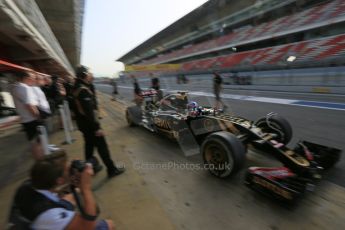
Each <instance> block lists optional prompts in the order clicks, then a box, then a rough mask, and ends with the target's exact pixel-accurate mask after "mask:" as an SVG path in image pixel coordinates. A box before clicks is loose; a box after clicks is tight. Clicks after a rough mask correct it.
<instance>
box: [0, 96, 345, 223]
mask: <svg viewBox="0 0 345 230" xmlns="http://www.w3.org/2000/svg"><path fill="white" fill-rule="evenodd" d="M121 92H122V91H121ZM121 92H120V93H121ZM126 92H127V91H126ZM125 95H126V94H125V93H124V94H123V95H122V96H123V97H125ZM98 97H99V101H100V103H99V104H100V105H101V114H102V117H103V119H102V120H101V122H102V127H103V129H104V130H105V132H106V134H107V141H108V144H109V147H110V149H111V152H112V156H113V159H114V160H115V161H116V163H117V164H123V165H125V166H126V168H127V171H126V172H125V174H123V175H120V176H118V177H115V178H113V179H110V180H108V179H106V175H105V171H104V170H103V171H102V172H100V173H99V174H97V175H96V176H95V178H94V185H93V188H94V192H95V195H96V199H97V201H98V203H99V206H100V207H101V217H105V218H111V219H113V220H114V222H115V226H117V229H188V230H189V229H191V230H194V229H195V230H196V229H246V230H248V229H259V230H261V229H270V230H278V229H339V230H340V229H345V222H344V219H345V216H344V213H345V189H344V187H342V186H341V183H340V182H337V181H336V182H335V183H334V182H333V181H332V179H329V178H328V177H327V178H326V180H323V181H321V183H319V184H318V186H317V187H316V189H315V192H313V193H308V194H306V196H305V197H304V198H303V199H302V200H301V201H300V203H299V204H298V205H297V206H294V207H286V206H284V205H281V204H279V203H276V202H274V201H272V200H270V199H269V198H267V197H264V196H262V195H260V194H257V193H255V192H253V191H251V190H249V189H248V188H246V187H245V186H244V184H243V176H244V175H243V173H244V170H242V171H241V172H239V173H238V174H237V175H236V176H234V177H232V178H229V179H226V180H220V179H217V178H215V177H213V176H211V175H210V174H209V173H208V172H207V171H205V170H188V169H186V164H187V163H188V164H190V165H200V164H201V163H202V160H201V157H200V156H199V155H196V156H193V157H185V156H184V155H183V153H182V151H181V150H180V148H179V146H178V144H176V143H174V142H172V141H170V140H167V139H165V138H162V137H160V136H158V135H155V134H153V133H150V132H149V131H146V130H144V129H142V128H139V127H134V128H130V127H128V126H127V124H126V121H125V116H124V111H125V105H124V103H128V101H130V99H129V98H130V96H129V94H128V96H127V97H126V98H122V100H121V101H120V102H114V101H111V100H110V96H109V95H107V94H102V93H100V94H99V96H98ZM232 102H233V101H232ZM247 103H248V102H247ZM242 106H243V107H248V104H245V105H243V104H242V102H241V103H236V104H235V103H234V106H233V107H234V109H237V108H239V109H238V111H241V107H242ZM253 106H254V103H253ZM253 106H252V107H248V108H249V110H248V111H247V112H243V116H244V117H248V118H249V119H253V118H252V117H254V116H256V113H259V114H261V113H262V115H264V114H265V112H267V110H266V109H267V108H265V106H262V107H263V108H261V109H258V108H255V107H253ZM277 108H280V109H281V110H282V111H284V110H285V108H284V107H283V106H281V107H279V106H277ZM257 110H259V111H257ZM253 111H255V114H253V113H254V112H253ZM316 112H319V110H313V109H311V111H308V112H307V114H305V115H304V116H305V117H308V116H311V114H313V113H316ZM300 113H305V111H298V108H297V112H296V111H294V114H290V115H289V117H288V119H289V118H290V117H292V118H294V117H300V116H301V114H300ZM333 116H335V118H337V116H340V114H339V115H338V114H337V113H335V114H333ZM316 119H317V118H316ZM289 120H290V119H289ZM333 122H334V123H336V120H335V119H333ZM300 125H303V124H302V122H301V124H299V123H297V124H296V123H293V127H294V128H296V127H297V130H298V131H300V130H305V132H306V133H307V134H313V131H314V130H309V131H308V130H307V129H304V128H303V129H302V128H301V127H299V126H300ZM304 125H305V124H304ZM311 129H313V128H311ZM315 129H316V130H317V129H318V127H316V128H315ZM297 133H298V132H297ZM306 133H303V134H306ZM338 135H340V137H342V136H341V135H343V134H341V133H338ZM311 136H312V138H314V139H317V138H318V136H317V135H314V136H313V135H311ZM73 137H74V138H75V139H76V141H75V142H74V143H72V144H69V145H64V146H62V148H64V149H66V150H67V152H68V154H69V157H70V159H73V158H83V141H82V138H81V135H80V134H79V132H78V131H75V132H74V133H73ZM50 140H51V143H53V144H57V145H59V144H60V143H61V142H62V141H63V140H64V136H63V132H61V131H60V132H57V133H54V134H53V135H51V137H50ZM293 141H295V140H293ZM325 142H328V143H332V144H333V145H334V144H336V145H338V146H339V147H340V148H343V142H342V141H340V140H339V141H338V139H336V140H333V139H332V138H331V137H329V139H327V140H326V141H325ZM0 146H1V149H0V156H1V159H2V161H1V163H0V178H1V181H0V182H1V189H0V196H1V198H2V199H1V203H0V210H1V211H0V224H1V225H0V226H4V225H5V220H6V218H7V215H8V210H9V207H10V204H11V199H12V196H13V193H14V191H15V188H16V187H17V186H18V185H19V184H20V183H21V181H23V180H24V179H25V177H26V174H27V170H28V169H29V167H30V165H31V164H32V160H31V157H30V155H29V153H28V152H27V149H26V148H25V146H26V140H25V137H24V135H23V133H22V132H20V128H19V127H17V128H14V129H13V130H9V131H8V132H7V133H5V134H3V135H2V136H1V137H0ZM171 163H173V165H174V167H169V166H171ZM275 164H277V162H275V161H272V159H267V158H266V157H264V156H262V155H258V154H256V153H249V154H248V159H247V165H248V166H249V165H257V166H260V165H275ZM163 165H166V166H167V167H164V166H163ZM342 165H343V164H342V162H340V164H338V165H337V168H335V169H334V170H333V172H331V173H335V172H337V170H340V171H341V172H342V170H343V168H344V167H341V166H342ZM335 174H337V173H335ZM2 223H3V224H2Z"/></svg>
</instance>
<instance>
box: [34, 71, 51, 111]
mask: <svg viewBox="0 0 345 230" xmlns="http://www.w3.org/2000/svg"><path fill="white" fill-rule="evenodd" d="M44 84H45V82H44V77H43V76H40V75H37V76H36V81H35V83H34V85H33V86H32V88H33V90H34V93H35V96H36V102H37V107H38V109H40V110H42V111H44V112H45V113H46V114H51V110H50V106H49V103H48V100H47V98H46V95H45V94H44V93H43V91H42V89H41V88H40V87H41V86H44Z"/></svg>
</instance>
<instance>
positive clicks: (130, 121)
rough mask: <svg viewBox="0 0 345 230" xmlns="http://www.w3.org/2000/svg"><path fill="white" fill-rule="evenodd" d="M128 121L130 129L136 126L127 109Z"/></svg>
mask: <svg viewBox="0 0 345 230" xmlns="http://www.w3.org/2000/svg"><path fill="white" fill-rule="evenodd" d="M126 120H127V124H128V126H130V127H133V126H135V123H134V122H133V118H132V115H131V113H130V112H129V110H128V109H126Z"/></svg>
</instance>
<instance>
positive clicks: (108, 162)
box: [74, 69, 124, 177]
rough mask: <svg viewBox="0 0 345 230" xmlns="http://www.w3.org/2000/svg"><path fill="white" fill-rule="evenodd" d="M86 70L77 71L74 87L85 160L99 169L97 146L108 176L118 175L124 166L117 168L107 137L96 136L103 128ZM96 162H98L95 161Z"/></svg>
mask: <svg viewBox="0 0 345 230" xmlns="http://www.w3.org/2000/svg"><path fill="white" fill-rule="evenodd" d="M85 72H87V69H86V70H85V71H81V73H80V72H78V71H77V77H78V79H77V81H76V85H75V89H74V100H75V107H76V109H75V118H76V123H77V125H78V128H79V130H80V131H81V132H82V133H83V137H84V144H85V145H84V148H85V160H86V161H89V162H91V163H93V165H94V167H95V166H96V168H95V171H98V170H97V165H98V164H97V160H96V159H95V157H94V156H93V151H94V148H95V147H96V148H97V151H98V154H99V156H100V157H101V159H102V161H103V163H104V164H105V166H106V167H107V173H108V177H113V176H116V175H118V174H120V173H122V172H123V171H124V169H123V168H117V167H116V166H115V165H114V163H113V160H112V159H111V157H110V152H109V149H108V145H107V143H106V140H105V137H104V136H103V135H102V136H96V132H97V131H98V130H100V129H101V125H100V123H99V121H98V117H97V111H96V110H97V102H96V96H95V93H94V88H93V86H92V85H91V84H88V83H86V82H85V81H84V80H83V78H84V77H85V76H83V74H84V75H85ZM95 162H96V163H95Z"/></svg>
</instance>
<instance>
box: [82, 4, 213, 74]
mask: <svg viewBox="0 0 345 230" xmlns="http://www.w3.org/2000/svg"><path fill="white" fill-rule="evenodd" d="M206 1H207V0H86V6H85V12H84V22H83V31H82V50H81V64H82V65H86V66H88V67H90V68H91V71H92V72H93V73H94V74H95V76H108V77H111V76H114V74H116V73H117V72H118V71H119V70H121V69H122V68H123V65H122V64H119V63H116V62H115V60H117V59H118V58H120V57H121V56H123V55H124V54H126V53H127V52H129V51H130V50H132V49H133V48H135V47H136V46H138V45H140V44H141V43H142V42H144V41H146V40H147V39H149V38H150V37H152V36H153V35H154V34H156V33H158V32H159V31H161V30H162V29H164V28H166V27H167V26H169V25H170V24H172V23H173V22H175V21H177V20H178V19H179V18H181V17H183V16H184V15H186V14H187V13H189V12H191V11H192V10H193V9H195V8H197V7H199V6H200V5H202V4H203V3H205V2H206Z"/></svg>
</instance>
